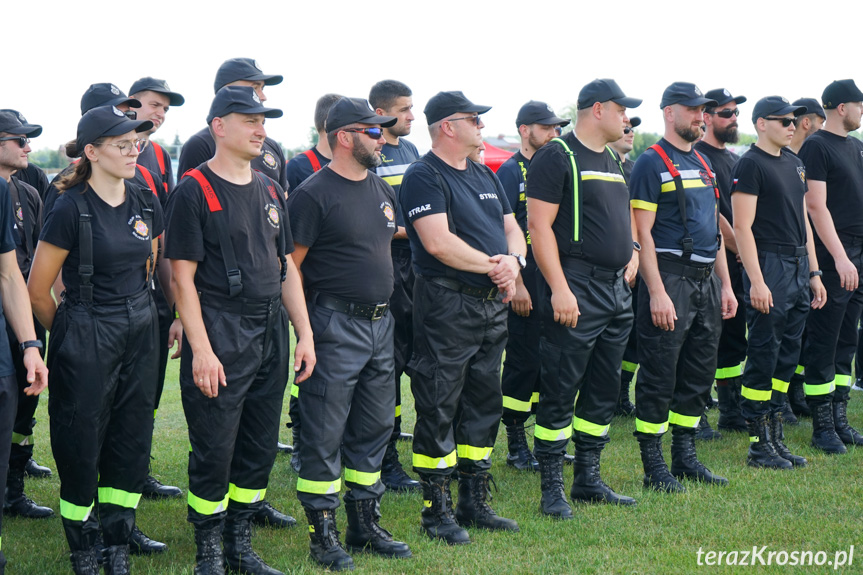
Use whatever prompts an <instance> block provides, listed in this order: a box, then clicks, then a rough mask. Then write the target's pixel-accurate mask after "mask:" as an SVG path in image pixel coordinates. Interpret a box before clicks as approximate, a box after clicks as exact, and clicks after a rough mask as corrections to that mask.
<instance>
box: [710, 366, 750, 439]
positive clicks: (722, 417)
mask: <svg viewBox="0 0 863 575" xmlns="http://www.w3.org/2000/svg"><path fill="white" fill-rule="evenodd" d="M719 381H722V384H721V385H720V384H719ZM716 397H717V398H718V399H719V421H718V422H717V424H716V427H717V429H719V430H720V431H740V432H743V431H746V420H745V419H743V415H741V414H740V378H739V377H731V378H728V379H722V380H718V381H717V382H716Z"/></svg>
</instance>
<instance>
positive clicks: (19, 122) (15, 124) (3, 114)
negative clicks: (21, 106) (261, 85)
mask: <svg viewBox="0 0 863 575" xmlns="http://www.w3.org/2000/svg"><path fill="white" fill-rule="evenodd" d="M0 132H6V133H7V134H15V135H16V136H27V137H28V138H35V137H36V136H38V135H39V134H41V133H42V126H40V125H38V124H28V123H27V118H25V117H24V115H23V114H22V113H21V112H18V111H17V110H8V109H7V110H0Z"/></svg>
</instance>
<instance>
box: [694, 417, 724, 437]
mask: <svg viewBox="0 0 863 575" xmlns="http://www.w3.org/2000/svg"><path fill="white" fill-rule="evenodd" d="M695 438H696V439H701V440H702V441H713V440H714V439H722V434H721V433H719V432H718V431H716V430H715V429H713V428H712V427H710V422H709V421H707V413H706V412H705V413H702V414H701V419H699V420H698V428H697V429H696V431H695Z"/></svg>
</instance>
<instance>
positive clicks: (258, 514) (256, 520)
mask: <svg viewBox="0 0 863 575" xmlns="http://www.w3.org/2000/svg"><path fill="white" fill-rule="evenodd" d="M252 524H253V525H257V526H258V527H275V528H277V529H285V528H287V527H293V526H294V525H296V524H297V520H296V519H294V518H293V517H291V516H290V515H288V514H287V513H282V512H281V511H279V510H278V509H276V508H275V507H273V506H272V504H270V502H269V501H267V500H266V499H264V500H262V501H261V502H260V507H258V509H257V510H256V511H255V514H254V515H252Z"/></svg>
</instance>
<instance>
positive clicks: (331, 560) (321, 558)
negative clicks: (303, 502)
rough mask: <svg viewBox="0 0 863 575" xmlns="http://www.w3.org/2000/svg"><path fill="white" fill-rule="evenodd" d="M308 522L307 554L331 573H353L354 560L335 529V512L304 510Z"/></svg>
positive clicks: (332, 510)
mask: <svg viewBox="0 0 863 575" xmlns="http://www.w3.org/2000/svg"><path fill="white" fill-rule="evenodd" d="M306 517H307V518H308V520H309V553H310V555H311V556H312V559H314V560H315V561H316V562H318V563H319V564H321V565H323V566H324V567H326V568H327V569H330V570H332V571H353V570H354V560H353V559H351V556H350V555H348V553H347V551H345V548H344V547H343V546H342V542H341V541H339V531H338V529H336V510H335V509H324V510H321V511H314V510H312V509H306Z"/></svg>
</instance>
